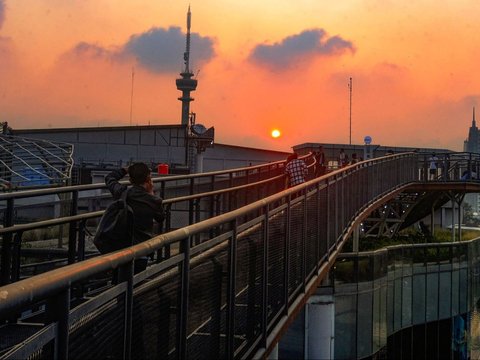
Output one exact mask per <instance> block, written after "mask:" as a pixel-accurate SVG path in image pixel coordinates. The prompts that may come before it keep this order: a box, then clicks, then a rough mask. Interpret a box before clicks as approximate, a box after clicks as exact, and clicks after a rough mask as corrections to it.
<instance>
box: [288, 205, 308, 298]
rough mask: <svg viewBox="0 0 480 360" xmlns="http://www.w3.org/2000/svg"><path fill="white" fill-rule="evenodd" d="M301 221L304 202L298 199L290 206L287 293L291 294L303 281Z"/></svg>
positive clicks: (302, 229)
mask: <svg viewBox="0 0 480 360" xmlns="http://www.w3.org/2000/svg"><path fill="white" fill-rule="evenodd" d="M303 222H304V204H303V201H299V202H297V203H295V204H292V205H291V207H290V244H289V250H288V253H289V262H288V265H289V273H288V294H289V295H292V294H293V293H294V291H295V290H296V289H297V288H298V286H299V285H300V284H302V283H303V270H304V266H305V264H304V259H303V244H302V241H303V239H302V238H303V231H304V228H303Z"/></svg>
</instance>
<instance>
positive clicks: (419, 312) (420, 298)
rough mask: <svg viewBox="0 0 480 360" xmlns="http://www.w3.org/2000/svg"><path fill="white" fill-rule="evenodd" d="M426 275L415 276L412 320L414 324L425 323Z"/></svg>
mask: <svg viewBox="0 0 480 360" xmlns="http://www.w3.org/2000/svg"><path fill="white" fill-rule="evenodd" d="M425 286H426V284H425V275H414V276H413V300H412V305H413V306H412V309H413V314H412V321H413V324H414V325H417V324H423V323H425V292H426V289H425Z"/></svg>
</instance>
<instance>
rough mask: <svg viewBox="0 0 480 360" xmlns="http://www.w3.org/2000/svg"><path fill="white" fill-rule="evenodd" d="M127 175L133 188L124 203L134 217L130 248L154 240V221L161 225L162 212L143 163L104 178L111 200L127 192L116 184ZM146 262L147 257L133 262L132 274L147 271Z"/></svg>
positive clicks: (159, 199) (148, 170)
mask: <svg viewBox="0 0 480 360" xmlns="http://www.w3.org/2000/svg"><path fill="white" fill-rule="evenodd" d="M127 172H128V175H129V178H130V183H131V184H132V185H133V186H132V187H131V189H129V191H128V193H127V198H126V201H127V204H128V205H130V206H131V208H132V210H133V215H134V220H133V244H138V243H141V242H143V241H145V240H149V239H151V238H152V237H153V236H154V234H153V220H156V221H157V222H158V223H162V221H163V218H164V211H163V206H162V199H161V198H160V197H158V196H155V195H154V193H153V183H152V177H151V171H150V169H149V167H148V166H147V165H146V164H144V163H135V164H133V165H130V166H129V167H128V169H125V168H121V169H118V170H114V171H112V172H111V173H109V174H108V175H107V176H105V184H106V185H107V187H108V190H110V192H111V193H112V195H113V198H114V199H119V198H120V196H121V194H122V193H123V192H124V191H126V190H127V185H125V184H120V183H119V180H120V179H122V178H123V177H124V176H125V175H127ZM147 260H148V258H147V257H145V258H140V259H137V260H135V273H138V272H140V271H143V270H145V269H146V267H147Z"/></svg>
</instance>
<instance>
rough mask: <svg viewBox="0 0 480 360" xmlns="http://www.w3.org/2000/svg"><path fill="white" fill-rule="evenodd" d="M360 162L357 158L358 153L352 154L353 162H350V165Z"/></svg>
mask: <svg viewBox="0 0 480 360" xmlns="http://www.w3.org/2000/svg"><path fill="white" fill-rule="evenodd" d="M357 162H358V157H357V153H353V154H352V160H350V164H352V165H353V164H356V163H357Z"/></svg>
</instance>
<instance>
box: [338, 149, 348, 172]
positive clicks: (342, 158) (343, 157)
mask: <svg viewBox="0 0 480 360" xmlns="http://www.w3.org/2000/svg"><path fill="white" fill-rule="evenodd" d="M347 165H348V155H347V154H345V150H343V149H340V153H339V154H338V167H341V168H342V167H344V166H347Z"/></svg>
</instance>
